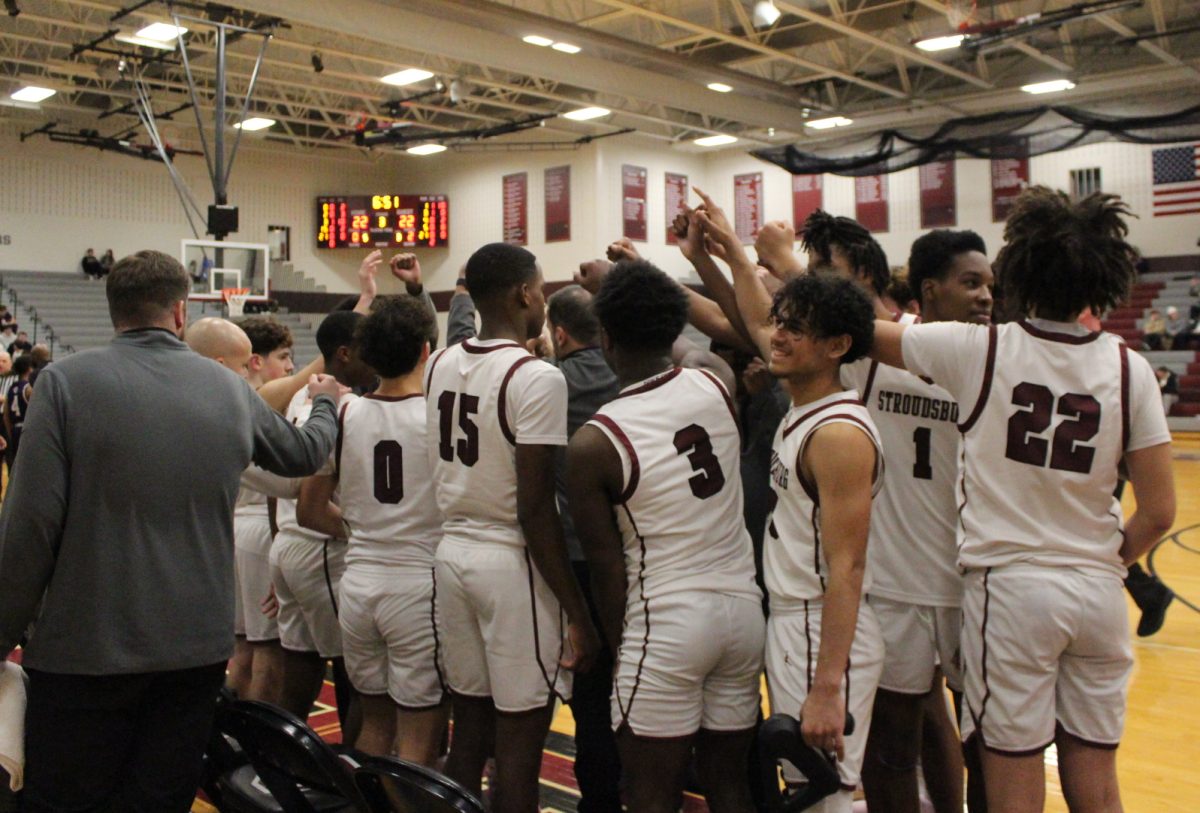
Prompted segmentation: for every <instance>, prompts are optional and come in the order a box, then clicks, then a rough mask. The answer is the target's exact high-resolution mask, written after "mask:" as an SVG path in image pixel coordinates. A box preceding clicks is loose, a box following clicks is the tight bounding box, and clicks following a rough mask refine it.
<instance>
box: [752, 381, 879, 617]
mask: <svg viewBox="0 0 1200 813" xmlns="http://www.w3.org/2000/svg"><path fill="white" fill-rule="evenodd" d="M832 423H847V424H850V425H852V426H856V427H858V428H859V429H861V430H862V431H863V432H864V433H865V434H866V435H867V437H869V438H870V439H871V442H872V443H873V444H874V445H875V474H874V482H873V485H872V489H871V495H872V497H874V496H875V495H876V494H878V493H879V489H880V488H882V487H883V468H884V462H883V449H882V446H881V445H880V442H879V433H878V431H877V430H876V429H875V424H874V423H873V422H872V421H871V416H870V414H869V413H868V412H867V408H866V407H865V406H863V404H862V401H860V400H859V399H858V393H857V392H855V391H853V390H847V391H845V392H836V393H834V394H832V395H828V396H826V397H824V398H822V399H820V400H819V401H813V402H812V403H808V404H804V405H803V406H793V407H792V408H791V409H790V410H788V413H787V414H786V415H784V416H783V420H782V421H781V422H780V424H779V428H778V429H777V430H776V431H775V443H774V444H773V446H772V447H771V491H772V502H773V503H774V508H773V509H772V511H771V514H770V516H768V517H767V532H766V534H765V535H764V538H763V571H764V576H765V578H766V582H767V592H768V593H769V594H770V596H771V606H772V607H774V608H777V609H784V608H786V607H787V606H788V605H789V604H791V603H794V602H799V601H813V600H820V599H822V598H823V597H824V595H825V574H826V573H828V572H829V564H828V563H827V562H826V560H825V552H824V550H823V547H822V543H821V507H820V501H819V494H818V493H817V487H816V484H815V483H809V482H807V481H806V480H805V479H804V478H803V476H802V475H801V473H800V460H801V458H802V457H803V455H804V450H805V448H806V447H807V446H808V442H809V441H810V440H811V439H812V435H813V433H814V432H815V431H816V430H817V429H819V428H820V427H822V426H828V425H829V424H832ZM870 556H871V551H870V545H869V544H868V547H867V558H868V560H869V559H870ZM870 575H871V574H870V570H869V569H868V571H867V573H866V574H864V576H863V585H862V591H863V593H866V592H868V590H869V589H870V586H871V582H870Z"/></svg>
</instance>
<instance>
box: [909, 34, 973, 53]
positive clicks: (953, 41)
mask: <svg viewBox="0 0 1200 813" xmlns="http://www.w3.org/2000/svg"><path fill="white" fill-rule="evenodd" d="M964 39H966V37H965V36H964V35H962V34H950V35H948V36H945V37H930V38H929V39H924V40H917V42H916V43H915V45H916V46H917V47H918V48H920V49H921V50H922V51H948V50H950V49H951V48H957V47H958V46H960V45H962V41H963V40H964Z"/></svg>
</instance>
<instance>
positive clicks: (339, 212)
mask: <svg viewBox="0 0 1200 813" xmlns="http://www.w3.org/2000/svg"><path fill="white" fill-rule="evenodd" d="M449 243H450V204H449V201H448V200H447V199H446V196H445V195H392V194H385V195H340V196H330V197H319V198H317V246H318V247H319V248H413V247H415V246H426V247H429V248H439V247H442V246H446V245H449Z"/></svg>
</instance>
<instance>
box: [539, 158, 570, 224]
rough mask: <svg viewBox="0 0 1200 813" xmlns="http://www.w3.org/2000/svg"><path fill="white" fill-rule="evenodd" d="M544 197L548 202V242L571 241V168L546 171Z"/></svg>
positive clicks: (552, 168) (554, 168)
mask: <svg viewBox="0 0 1200 813" xmlns="http://www.w3.org/2000/svg"><path fill="white" fill-rule="evenodd" d="M544 195H545V199H546V200H545V202H546V242H547V243H561V242H563V241H564V240H570V239H571V168H570V167H569V166H565V167H549V168H547V169H546V174H545V186H544Z"/></svg>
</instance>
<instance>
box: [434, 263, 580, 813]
mask: <svg viewBox="0 0 1200 813" xmlns="http://www.w3.org/2000/svg"><path fill="white" fill-rule="evenodd" d="M466 279H467V287H468V288H469V289H470V291H471V296H472V298H473V299H474V300H475V305H476V307H477V308H478V310H479V315H480V319H481V327H480V332H479V337H478V338H473V339H464V340H463V341H462V342H461V343H460V344H457V345H455V346H453V347H450V348H447V349H444V350H440V351H438V352H437V353H435V354H433V356H431V357H430V359H429V363H428V365H427V367H426V374H425V375H426V379H425V392H426V395H427V398H428V401H427V411H426V425H427V427H428V435H429V444H430V447H431V449H432V450H433V453H434V454H435V457H434V474H433V480H434V488H435V492H436V494H437V502H438V506H439V507H440V508H441V511H442V514H443V515H444V517H445V524H444V526H443V531H444V536H443V538H442V542H441V544H439V545H438V549H437V567H436V575H437V586H438V632H439V635H440V636H441V638H442V641H443V644H444V646H445V648H446V649H445V651H446V656H445V670H446V671H445V676H446V681H447V683H448V685H449V687H450V689H451V691H452V693H453V694H452V700H453V704H454V738H453V740H452V742H451V746H450V757H449V759H448V761H447V763H446V772H447V773H448V774H449V775H450V776H451V777H453V778H454V779H456V780H457V781H458V782H460V783H461V784H463V785H464V786H465V787H466V788H467V789H469V790H471V791H472V792H475V793H478V792H479V788H480V777H481V774H482V771H483V767H484V763H485V762H486V760H487V758H488V757H489V756H490V752H491V751H492V750H493V742H494V743H496V744H498V747H495V749H494V750H495V756H496V775H495V782H494V783H493V785H492V787H493V795H492V800H493V809H494V810H496V811H498V812H499V813H533V811H536V810H537V806H538V772H539V769H540V767H541V755H542V745H543V743H544V742H545V738H546V732H547V730H548V729H549V725H550V718H551V715H552V712H553V708H554V698H555V696H556V695H560V696H561V695H564V694H567V693H569V684H570V681H569V678H568V676H567V675H566V674H564V671H563V670H564V669H571V668H575V667H583V668H585V667H586V666H587V665H588V663H589V661H590V659H591V657H592V653H593V652H594V651H595V649H596V645H597V639H596V631H595V628H594V627H593V626H592V622H591V619H590V617H589V615H588V610H587V606H586V605H585V604H584V601H583V597H582V595H581V593H580V590H579V585H578V583H577V582H576V581H575V577H574V575H573V574H572V572H571V567H570V563H569V562H568V560H567V554H566V548H565V545H564V542H563V533H562V525H561V523H560V521H559V517H558V511H557V508H556V505H555V494H554V457H555V449H556V447H557V446H562V445H564V444H565V443H566V435H567V387H566V382H565V381H564V379H563V376H562V373H561V372H559V371H558V370H556V369H555V368H554V367H552V366H551V365H549V364H546V363H545V362H542V361H539V360H537V359H535V358H534V357H533V356H531V355H530V354H529V352H528V351H527V350H526V349H525V346H524V343H525V342H526V341H528V340H529V339H532V338H536V337H537V336H538V335H539V334H540V333H541V330H542V325H543V323H544V321H545V298H544V296H543V293H542V272H541V269H540V268H539V267H538V264H537V260H536V259H535V258H534V256H533V255H532V254H530V253H529V252H528V251H526V250H525V249H522V248H518V247H516V246H510V245H507V244H503V243H492V244H489V245H486V246H484V247H482V248H480V249H479V250H478V251H476V252H475V253H474V254H473V255H471V258H470V259H469V260H468V261H467V271H466ZM564 615H565V624H564V622H563V616H564Z"/></svg>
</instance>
